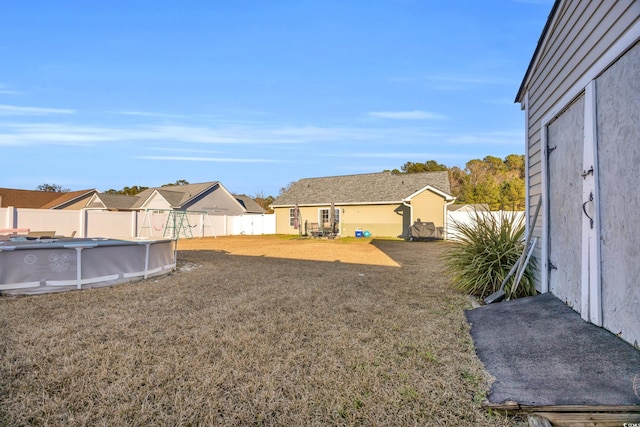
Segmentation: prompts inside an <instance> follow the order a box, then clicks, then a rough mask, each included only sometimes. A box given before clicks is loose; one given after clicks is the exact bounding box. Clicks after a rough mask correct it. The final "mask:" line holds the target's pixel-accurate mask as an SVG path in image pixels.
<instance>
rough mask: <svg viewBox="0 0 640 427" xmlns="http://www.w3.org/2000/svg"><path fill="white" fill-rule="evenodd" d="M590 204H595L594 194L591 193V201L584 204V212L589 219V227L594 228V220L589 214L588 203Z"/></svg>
mask: <svg viewBox="0 0 640 427" xmlns="http://www.w3.org/2000/svg"><path fill="white" fill-rule="evenodd" d="M589 202H593V193H589V200H587V201H586V202H584V203H583V204H582V212H584V215H585V216H586V217H587V218H589V227H590V228H593V218H591V217H590V216H589V214H588V213H587V203H589Z"/></svg>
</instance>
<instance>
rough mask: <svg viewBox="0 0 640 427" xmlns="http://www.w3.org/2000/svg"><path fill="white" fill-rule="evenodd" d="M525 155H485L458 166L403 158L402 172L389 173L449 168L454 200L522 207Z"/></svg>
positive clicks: (506, 207)
mask: <svg viewBox="0 0 640 427" xmlns="http://www.w3.org/2000/svg"><path fill="white" fill-rule="evenodd" d="M524 166H525V164H524V155H521V154H510V155H508V156H506V157H505V158H504V160H503V159H501V158H499V157H495V156H485V157H484V158H482V159H472V160H469V161H468V162H467V163H466V164H465V168H464V169H461V168H459V167H457V166H453V167H451V168H448V167H447V166H445V165H443V164H440V163H438V162H436V161H435V160H428V161H426V162H425V163H413V162H406V163H405V164H404V165H402V167H401V169H402V172H400V171H398V170H397V169H394V170H392V171H390V172H391V173H419V172H434V171H448V172H449V184H450V186H451V194H452V195H453V196H455V197H456V202H457V203H486V204H488V205H489V206H490V207H491V209H492V210H498V209H502V210H521V209H524V198H525V189H524V188H525V182H524V178H525V168H524Z"/></svg>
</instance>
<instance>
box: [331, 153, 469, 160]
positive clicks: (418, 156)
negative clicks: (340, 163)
mask: <svg viewBox="0 0 640 427" xmlns="http://www.w3.org/2000/svg"><path fill="white" fill-rule="evenodd" d="M326 156H330V157H345V158H351V157H355V158H364V159H404V160H414V161H417V160H420V161H424V160H430V159H436V158H440V157H446V158H460V159H466V158H468V157H469V155H467V154H446V155H444V156H443V153H435V152H376V153H364V152H350V153H344V152H342V153H339V154H331V153H329V154H327V155H326Z"/></svg>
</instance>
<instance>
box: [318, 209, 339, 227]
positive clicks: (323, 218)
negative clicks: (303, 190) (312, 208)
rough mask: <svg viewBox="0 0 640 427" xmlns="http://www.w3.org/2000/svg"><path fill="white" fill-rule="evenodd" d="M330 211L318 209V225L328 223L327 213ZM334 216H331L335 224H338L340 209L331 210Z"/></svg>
mask: <svg viewBox="0 0 640 427" xmlns="http://www.w3.org/2000/svg"><path fill="white" fill-rule="evenodd" d="M330 210H331V209H320V211H319V212H318V222H319V223H320V224H326V223H328V222H329V220H330V218H329V211H330ZM333 212H334V214H333V218H334V220H335V221H336V224H337V223H340V209H338V208H335V209H334V210H333Z"/></svg>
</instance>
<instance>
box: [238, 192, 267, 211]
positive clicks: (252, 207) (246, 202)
mask: <svg viewBox="0 0 640 427" xmlns="http://www.w3.org/2000/svg"><path fill="white" fill-rule="evenodd" d="M233 197H235V198H236V200H237V201H238V202H240V204H241V205H242V206H243V207H244V213H245V214H263V213H265V212H266V211H265V210H264V208H263V207H262V206H260V205H259V204H258V203H256V201H255V200H253V199H252V198H251V197H249V196H245V195H244V194H234V195H233Z"/></svg>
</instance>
